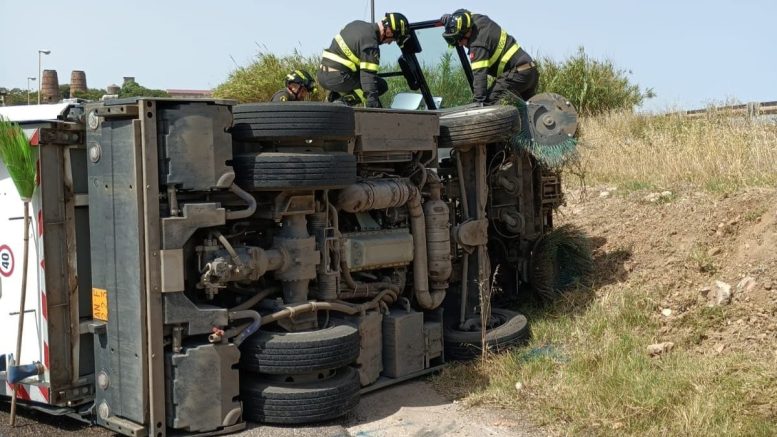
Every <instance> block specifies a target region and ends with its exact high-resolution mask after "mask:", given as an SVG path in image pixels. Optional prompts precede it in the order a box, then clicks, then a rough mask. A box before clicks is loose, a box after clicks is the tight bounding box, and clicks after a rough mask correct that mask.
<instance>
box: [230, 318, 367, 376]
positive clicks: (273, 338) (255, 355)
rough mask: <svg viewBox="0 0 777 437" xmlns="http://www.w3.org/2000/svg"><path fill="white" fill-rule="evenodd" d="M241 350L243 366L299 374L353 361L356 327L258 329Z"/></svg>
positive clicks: (255, 369)
mask: <svg viewBox="0 0 777 437" xmlns="http://www.w3.org/2000/svg"><path fill="white" fill-rule="evenodd" d="M240 350H241V354H240V355H241V356H240V368H241V369H243V370H247V371H251V372H260V373H266V374H271V375H300V374H306V373H311V372H318V371H323V370H330V369H336V368H338V367H343V366H347V365H349V364H351V363H353V362H354V361H355V360H356V357H357V356H358V355H359V331H358V330H357V329H356V328H355V327H353V326H351V325H334V326H330V327H328V328H324V329H319V330H317V331H308V332H270V331H259V332H258V333H256V334H254V335H252V336H250V337H248V339H246V341H244V342H243V344H242V345H240Z"/></svg>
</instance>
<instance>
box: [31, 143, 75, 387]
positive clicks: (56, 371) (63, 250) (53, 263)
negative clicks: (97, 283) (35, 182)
mask: <svg viewBox="0 0 777 437" xmlns="http://www.w3.org/2000/svg"><path fill="white" fill-rule="evenodd" d="M39 160H40V173H41V193H42V196H41V203H42V205H41V211H42V214H41V218H42V220H43V223H42V225H43V229H45V238H44V239H43V255H42V256H41V258H42V259H43V260H44V262H45V270H46V279H45V281H46V284H45V289H46V302H47V307H48V308H47V310H48V332H49V357H50V358H49V359H50V367H49V369H48V370H49V380H50V382H51V385H52V388H53V389H54V390H53V394H54V396H53V397H54V399H55V400H56V401H61V400H60V399H58V396H57V393H58V392H59V391H60V390H61V389H63V388H65V387H69V386H70V385H71V382H72V381H73V379H74V375H73V354H72V346H73V344H72V343H73V342H72V334H73V320H71V313H70V310H71V308H70V304H71V302H70V290H71V289H73V290H75V281H74V280H75V271H69V269H68V267H69V264H68V252H67V244H66V241H67V239H68V232H67V228H66V226H67V224H66V214H65V183H64V181H65V171H64V170H65V168H64V148H63V147H61V146H53V145H41V147H40V148H39ZM71 234H72V232H71ZM75 324H76V327H75V334H76V335H77V333H78V327H77V324H78V320H76V321H75Z"/></svg>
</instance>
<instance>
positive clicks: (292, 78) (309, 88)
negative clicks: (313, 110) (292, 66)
mask: <svg viewBox="0 0 777 437" xmlns="http://www.w3.org/2000/svg"><path fill="white" fill-rule="evenodd" d="M284 82H285V83H286V88H284V89H282V90H280V91H278V92H277V93H275V94H273V95H272V99H271V100H270V101H272V102H296V101H298V100H305V99H306V98H307V97H308V94H310V93H312V92H313V91H314V90H315V89H316V82H315V81H314V80H313V75H311V74H310V73H308V72H307V71H304V70H294V71H292V72H291V73H289V74H287V75H286V79H285V80H284Z"/></svg>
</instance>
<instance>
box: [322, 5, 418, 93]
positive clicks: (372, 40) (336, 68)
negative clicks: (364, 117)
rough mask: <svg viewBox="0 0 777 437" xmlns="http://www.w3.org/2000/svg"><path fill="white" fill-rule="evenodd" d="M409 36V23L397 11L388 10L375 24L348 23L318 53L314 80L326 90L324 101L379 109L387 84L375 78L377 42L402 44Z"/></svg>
mask: <svg viewBox="0 0 777 437" xmlns="http://www.w3.org/2000/svg"><path fill="white" fill-rule="evenodd" d="M409 38H410V25H409V23H408V21H407V18H406V17H405V16H404V15H402V14H400V13H398V12H389V13H387V14H386V16H385V17H384V18H383V19H382V20H381V21H379V22H377V23H368V22H365V21H352V22H350V23H348V24H347V25H346V26H345V27H344V28H343V30H341V31H340V33H339V34H337V35H336V36H335V37H334V39H333V40H332V44H331V45H330V46H329V48H328V49H326V50H324V53H323V54H322V55H321V56H322V59H321V66H320V68H319V70H318V74H317V75H316V79H317V80H318V83H319V85H321V87H322V88H325V89H327V90H328V91H329V95H328V96H327V100H328V101H330V102H331V101H335V100H337V99H340V100H342V101H344V102H345V103H346V104H349V105H354V104H359V103H364V105H365V106H367V107H368V108H381V107H382V105H381V103H380V99H379V98H378V97H379V96H380V95H382V94H383V93H385V92H386V91H388V84H386V81H385V80H384V79H383V78H381V77H378V67H379V65H380V45H381V44H391V43H392V42H394V41H396V42H397V44H398V45H399V46H400V47H402V46H403V45H404V44H405V42H407V40H408V39H409Z"/></svg>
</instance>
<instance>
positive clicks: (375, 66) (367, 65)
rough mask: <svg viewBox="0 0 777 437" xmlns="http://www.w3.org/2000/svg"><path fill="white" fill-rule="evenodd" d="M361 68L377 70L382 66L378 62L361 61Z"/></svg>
mask: <svg viewBox="0 0 777 437" xmlns="http://www.w3.org/2000/svg"><path fill="white" fill-rule="evenodd" d="M359 68H361V69H362V70H367V71H375V72H377V71H378V68H380V66H379V65H378V64H373V63H371V62H361V63H359Z"/></svg>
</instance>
